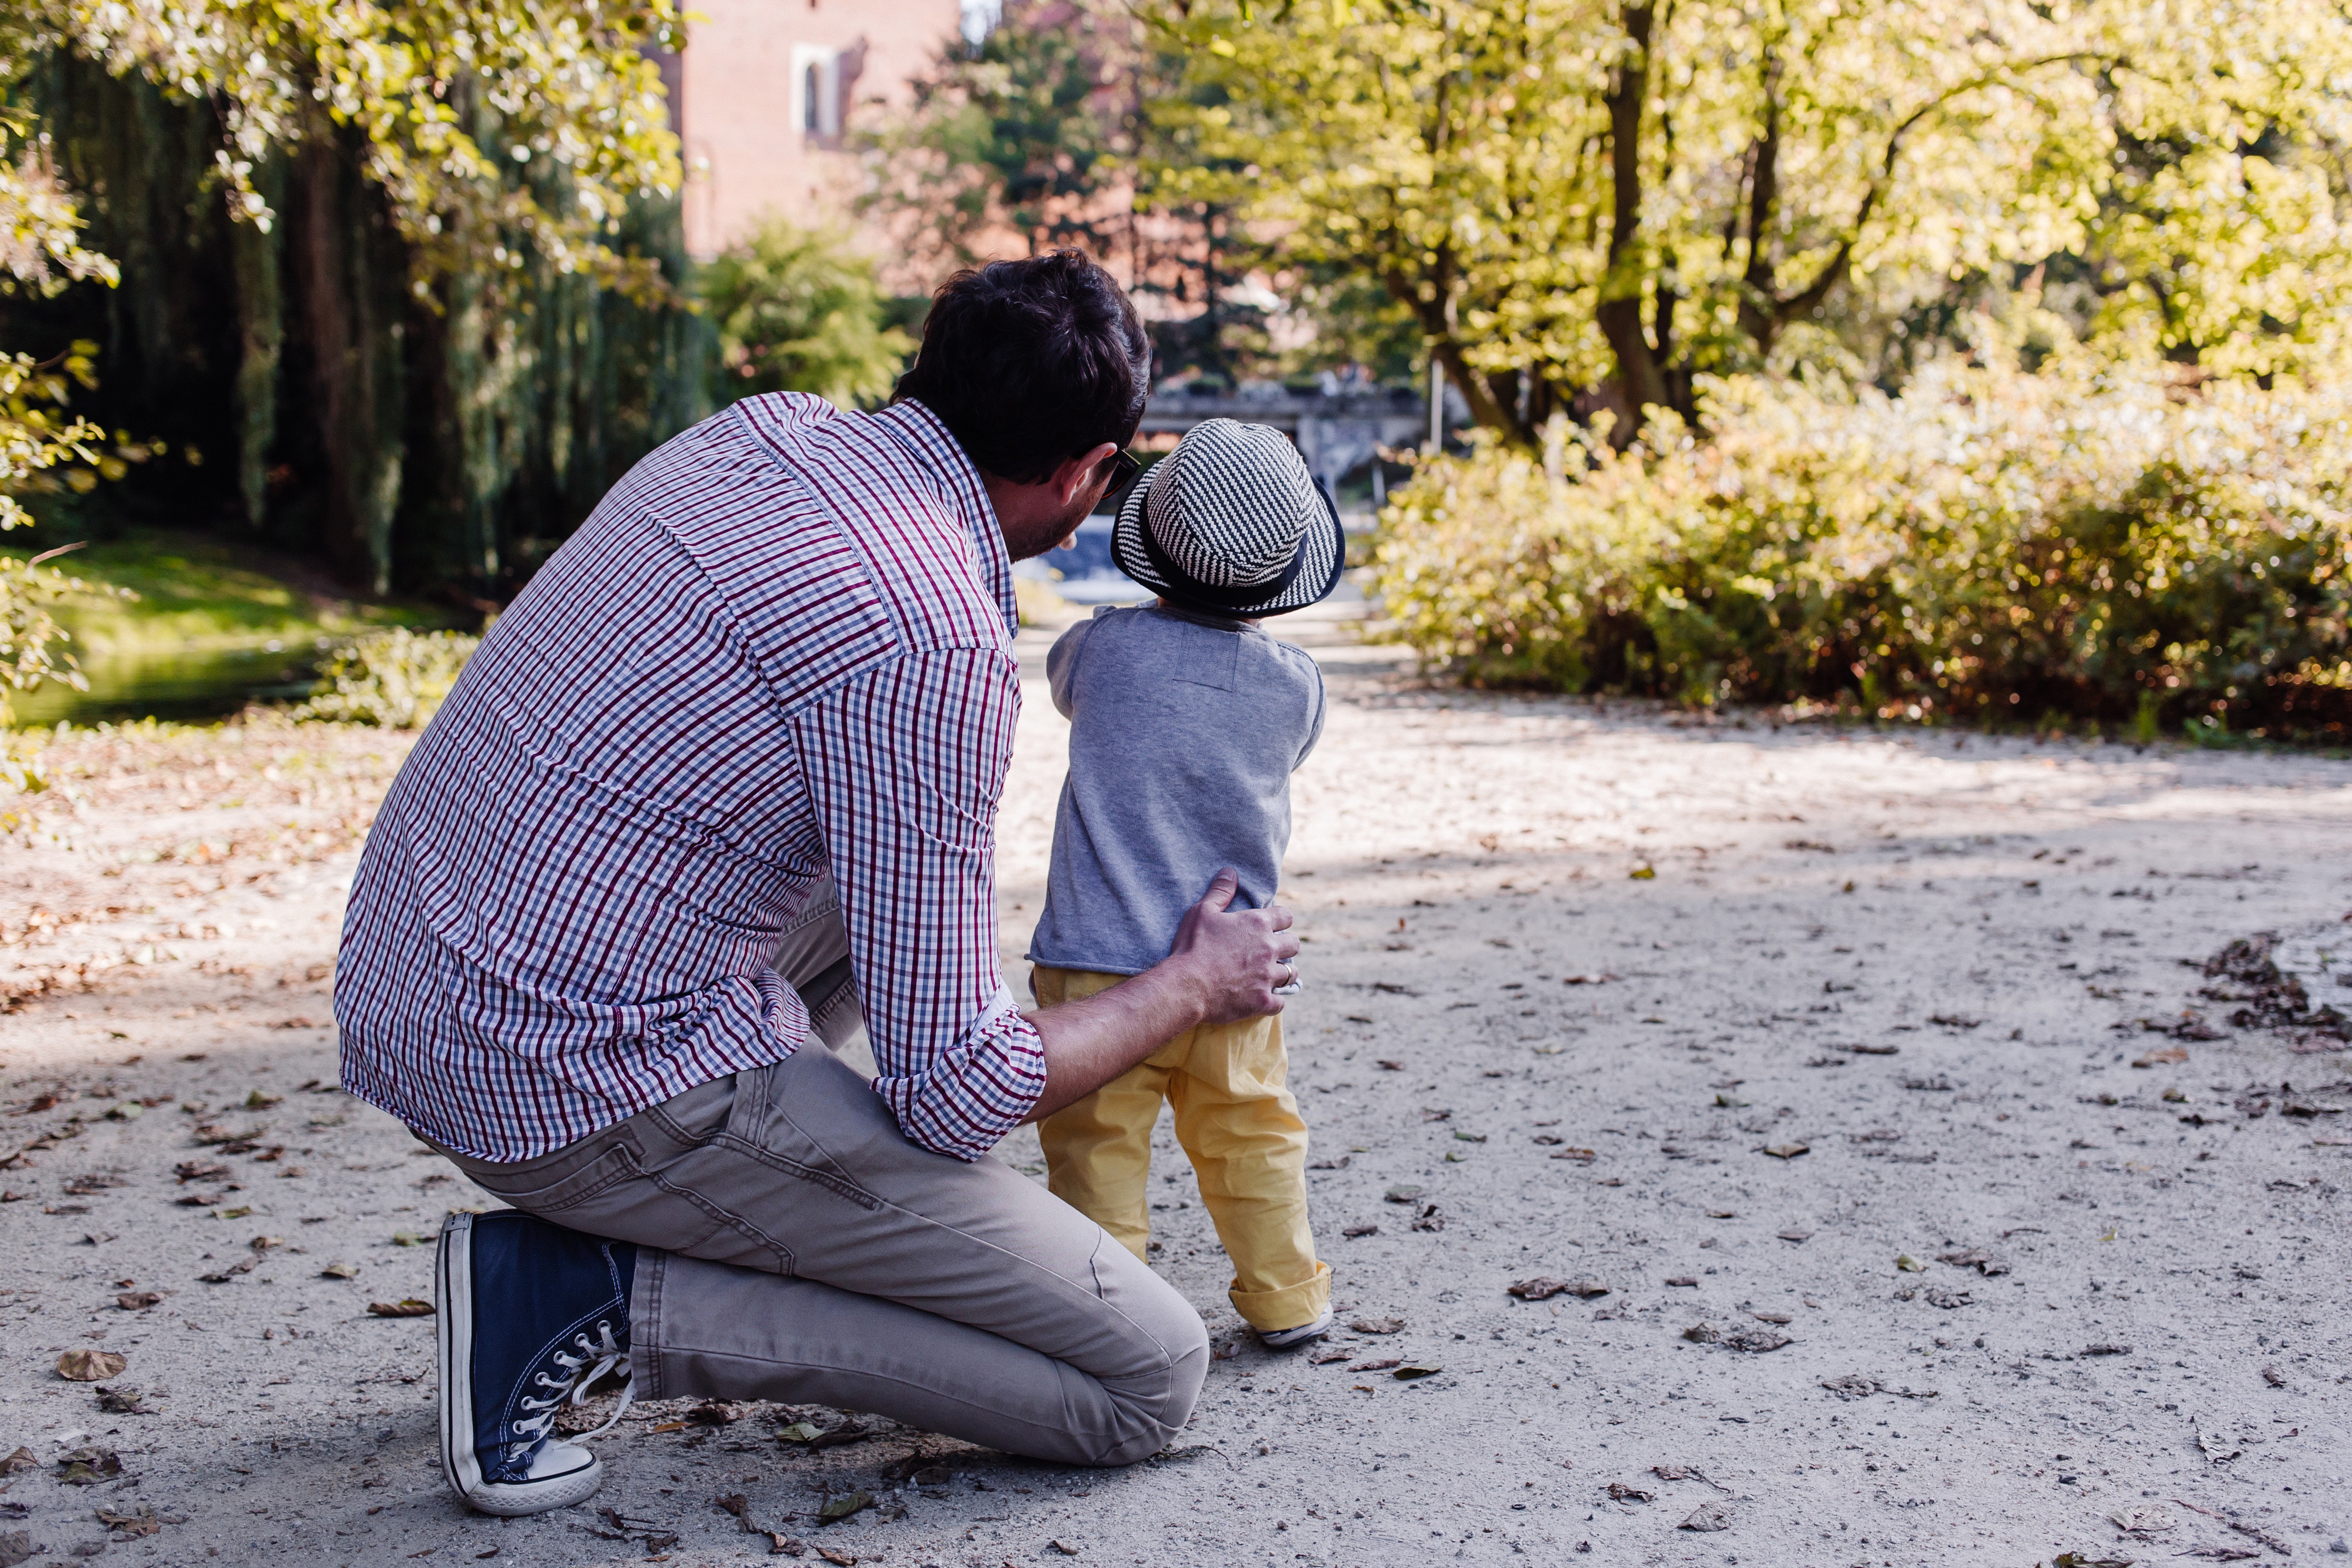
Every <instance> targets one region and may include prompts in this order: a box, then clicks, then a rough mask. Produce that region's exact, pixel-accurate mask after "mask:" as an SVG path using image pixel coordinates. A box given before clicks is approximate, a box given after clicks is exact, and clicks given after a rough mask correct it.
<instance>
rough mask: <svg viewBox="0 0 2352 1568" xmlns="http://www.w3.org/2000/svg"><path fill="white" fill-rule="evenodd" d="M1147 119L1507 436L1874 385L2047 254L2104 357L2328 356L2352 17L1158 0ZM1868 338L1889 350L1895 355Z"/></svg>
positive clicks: (1277, 244)
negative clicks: (2150, 337)
mask: <svg viewBox="0 0 2352 1568" xmlns="http://www.w3.org/2000/svg"><path fill="white" fill-rule="evenodd" d="M1153 20H1154V26H1155V27H1156V29H1157V31H1158V34H1159V37H1160V38H1161V39H1162V40H1163V46H1162V47H1166V48H1168V49H1170V50H1171V51H1181V52H1182V53H1183V54H1184V55H1185V57H1187V59H1188V60H1189V61H1190V62H1191V69H1192V81H1193V84H1194V86H1195V87H1196V88H1202V87H1213V88H1215V89H1219V91H1218V93H1217V95H1216V96H1214V97H1211V96H1209V95H1207V94H1205V93H1202V92H1201V91H1197V90H1196V91H1194V92H1192V93H1190V94H1186V95H1181V96H1178V97H1173V98H1171V99H1167V100H1165V101H1164V102H1162V103H1161V104H1160V105H1158V106H1157V107H1156V113H1157V115H1158V117H1159V118H1160V120H1161V121H1162V122H1164V123H1168V124H1171V125H1175V126H1181V128H1183V130H1184V131H1186V132H1187V134H1188V135H1189V137H1190V138H1191V139H1192V141H1193V142H1194V143H1195V144H1197V145H1198V146H1199V147H1200V148H1201V149H1202V151H1203V152H1205V153H1207V154H1209V155H1210V156H1208V157H1205V158H1203V159H1202V160H1200V161H1199V162H1198V163H1197V164H1196V165H1195V166H1194V167H1192V168H1190V169H1187V168H1182V167H1169V168H1165V169H1163V170H1161V171H1160V185H1161V187H1162V188H1163V189H1165V190H1168V191H1170V192H1171V193H1172V192H1180V191H1181V192H1187V193H1194V194H1198V195H1200V196H1202V198H1204V199H1216V200H1224V201H1232V202H1235V203H1239V204H1244V211H1245V212H1246V213H1248V214H1249V215H1250V216H1251V217H1253V218H1254V219H1255V221H1257V222H1258V223H1259V224H1260V225H1261V226H1262V228H1263V230H1264V232H1265V233H1266V234H1267V235H1270V236H1271V244H1272V247H1273V250H1274V252H1275V254H1276V256H1277V257H1282V258H1289V259H1293V260H1296V261H1297V262H1298V263H1300V264H1302V265H1304V266H1309V267H1320V268H1324V269H1327V270H1328V271H1339V272H1351V273H1353V274H1354V275H1356V276H1358V277H1361V278H1364V279H1365V280H1367V281H1370V282H1377V283H1378V285H1379V286H1380V287H1382V288H1383V289H1385V290H1386V291H1387V293H1388V294H1389V295H1390V296H1391V298H1395V299H1397V300H1399V301H1401V302H1402V303H1403V304H1405V305H1406V306H1407V307H1408V308H1411V309H1412V312H1413V314H1414V316H1415V317H1416V319H1417V320H1418V323H1419V325H1420V327H1421V330H1422V334H1423V339H1424V340H1425V341H1426V342H1427V344H1428V345H1429V348H1430V350H1431V352H1433V354H1435V355H1436V357H1437V358H1438V359H1439V360H1440V361H1443V362H1444V365H1445V367H1446V369H1447V370H1448V371H1449V373H1450V375H1451V377H1452V379H1453V380H1454V382H1455V383H1456V384H1457V385H1459V386H1460V387H1461V388H1462V389H1463V391H1464V392H1465V396H1466V398H1467V400H1468V402H1469V404H1470V407H1471V409H1472V412H1473V413H1474V414H1475V417H1476V418H1477V419H1478V421H1479V422H1480V423H1482V424H1485V425H1487V426H1489V427H1491V428H1494V429H1496V430H1497V431H1499V432H1501V433H1503V434H1506V435H1507V436H1508V437H1510V438H1512V439H1515V440H1517V441H1520V442H1523V443H1527V442H1532V441H1533V440H1534V439H1535V437H1536V434H1537V433H1538V431H1539V430H1540V428H1541V427H1542V426H1543V424H1544V423H1545V422H1546V420H1547V419H1548V418H1549V415H1550V413H1552V412H1553V411H1555V410H1556V409H1558V408H1559V407H1560V406H1561V405H1562V404H1563V403H1564V402H1568V401H1569V400H1571V399H1575V398H1578V397H1580V396H1581V397H1584V398H1586V399H1587V400H1590V401H1600V402H1605V403H1611V404H1613V405H1614V406H1615V407H1616V408H1617V409H1618V410H1619V411H1620V412H1621V413H1624V414H1628V415H1633V416H1634V417H1631V418H1626V419H1623V420H1622V421H1621V422H1620V424H1619V426H1618V429H1619V433H1620V436H1621V438H1630V436H1631V434H1632V433H1633V430H1634V429H1635V428H1636V427H1637V426H1638V423H1639V414H1640V411H1641V410H1643V408H1646V407H1649V406H1667V407H1672V408H1675V409H1676V410H1678V411H1681V412H1683V413H1691V412H1692V411H1694V409H1695V407H1696V398H1695V386H1696V377H1697V376H1698V375H1701V374H1705V373H1710V372H1724V371H1748V370H1769V371H1800V372H1803V373H1807V374H1815V375H1831V376H1834V377H1852V376H1856V375H1868V374H1870V373H1872V372H1873V371H1874V368H1875V367H1874V362H1873V361H1874V358H1875V357H1876V356H1878V355H1879V354H1880V353H1881V352H1882V351H1883V350H1884V349H1885V342H1884V339H1885V338H1886V337H1888V336H1895V335H1898V334H1897V333H1896V330H1895V329H1897V328H1899V327H1901V326H1902V325H1903V323H1904V320H1905V317H1906V312H1911V311H1915V310H1916V308H1918V307H1920V306H1921V305H1923V304H1924V303H1927V302H1932V301H1935V300H1937V299H1941V298H1948V297H1949V296H1950V295H1951V294H1952V292H1953V290H1954V289H1955V287H1965V286H1968V285H1969V284H1970V283H1971V281H1972V280H1975V281H1979V282H1980V281H1981V280H1984V279H1988V278H1990V279H1996V280H2006V279H2007V278H2010V277H2014V276H2016V275H2017V274H2019V273H2021V272H2022V271H2023V270H2024V269H2025V268H2027V267H2032V266H2035V265H2039V264H2049V263H2055V262H2063V263H2064V264H2066V269H2067V270H2070V271H2071V273H2072V274H2073V275H2074V276H2075V277H2080V278H2082V279H2084V280H2085V287H2086V289H2087V293H2088V297H2089V303H2088V304H2087V305H2086V308H2085V323H2086V325H2087V326H2088V327H2090V328H2091V329H2093V330H2094V332H2095V334H2096V335H2103V336H2116V337H2119V338H2131V337H2134V336H2135V335H2140V334H2147V333H2156V334H2158V335H2161V336H2162V337H2164V338H2165V340H2167V341H2168V343H2173V344H2175V345H2176V346H2182V347H2184V348H2187V347H2188V346H2189V345H2193V348H2189V349H2188V351H2189V352H2193V353H2196V354H2198V355H2200V356H2201V357H2203V358H2204V359H2205V360H2206V361H2208V362H2210V363H2213V364H2215V365H2216V367H2217V368H2228V369H2236V368H2247V369H2255V370H2281V369H2290V368H2294V366H2297V365H2304V364H2311V363H2318V362H2325V361H2326V358H2327V357H2329V356H2331V355H2332V354H2333V353H2335V352H2336V350H2337V348H2338V346H2339V345H2338V343H2337V341H2336V340H2337V337H2338V334H2339V332H2340V321H2341V319H2342V315H2343V312H2342V309H2341V300H2342V290H2343V288H2344V287H2346V279H2347V256H2346V251H2345V247H2344V246H2342V244H2341V243H2340V238H2339V235H2340V224H2341V221H2342V214H2344V213H2345V212H2346V211H2347V184H2346V169H2345V166H2344V164H2343V162H2342V160H2341V148H2342V147H2343V146H2344V145H2345V138H2344V134H2343V132H2344V125H2343V121H2344V119H2345V115H2346V102H2345V97H2344V93H2343V89H2342V87H2341V85H2340V84H2341V83H2342V82H2343V81H2344V79H2345V69H2346V62H2347V59H2352V49H2348V48H2347V19H2346V17H2345V16H2344V15H2343V14H2342V13H2341V12H2340V9H2329V8H2324V7H2313V6H2309V5H2303V4H2301V0H2245V3H2244V4H2242V5H2224V6H2221V7H2215V6H2210V5H2208V6H2200V7H2192V6H2190V5H2187V4H2185V3H2182V4H2165V5H2156V6H2148V5H2141V4H2137V0H2091V3H2089V4H2085V5H2056V6H2053V5H2047V4H2042V3H2040V0H1832V3H1830V4H1826V5H1821V6H1817V7H1811V8H1797V7H1790V6H1787V5H1782V4H1780V3H1779V0H1753V3H1748V0H1639V3H1635V0H1418V3H1412V4H1408V3H1406V0H1334V3H1332V4H1319V5H1286V6H1281V7H1278V8H1267V7H1259V6H1255V5H1246V4H1244V3H1243V0H1198V3H1195V4H1187V5H1162V6H1160V8H1158V9H1157V10H1156V11H1155V13H1154V14H1153ZM1874 334H1876V338H1875V339H1874Z"/></svg>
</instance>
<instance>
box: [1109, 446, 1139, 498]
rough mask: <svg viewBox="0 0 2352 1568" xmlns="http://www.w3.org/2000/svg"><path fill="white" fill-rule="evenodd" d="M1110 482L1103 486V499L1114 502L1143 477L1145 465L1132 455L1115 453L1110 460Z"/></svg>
mask: <svg viewBox="0 0 2352 1568" xmlns="http://www.w3.org/2000/svg"><path fill="white" fill-rule="evenodd" d="M1109 466H1110V482H1109V483H1108V484H1107V485H1105V486H1103V499H1104V500H1106V501H1108V500H1113V499H1115V498H1117V497H1118V496H1119V495H1121V494H1122V493H1123V492H1125V490H1126V489H1127V487H1128V486H1129V485H1132V484H1134V483H1135V482H1136V481H1137V480H1138V479H1140V478H1141V477H1143V465H1142V464H1140V463H1139V462H1137V461H1136V460H1135V457H1134V455H1132V454H1130V453H1127V452H1114V453H1112V454H1111V455H1110V458H1109Z"/></svg>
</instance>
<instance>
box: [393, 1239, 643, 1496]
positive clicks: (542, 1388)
mask: <svg viewBox="0 0 2352 1568" xmlns="http://www.w3.org/2000/svg"><path fill="white" fill-rule="evenodd" d="M636 1260H637V1249H636V1248H635V1247H634V1246H632V1245H630V1244H629V1243H628V1242H625V1241H604V1240H600V1239H597V1238H595V1237H593V1236H583V1235H581V1234H580V1233H578V1232H577V1231H572V1230H566V1229H563V1228H562V1227H560V1226H554V1225H550V1224H549V1223H548V1222H547V1221H545V1220H543V1219H538V1218H533V1217H531V1216H530V1215H528V1214H524V1213H521V1212H520V1211H519V1210H515V1209H501V1210H498V1211H496V1212H493V1213H490V1214H483V1215H473V1214H456V1215H452V1216H450V1217H449V1222H448V1223H447V1224H446V1225H445V1226H443V1227H442V1229H441V1246H440V1256H439V1257H438V1259H437V1260H436V1265H437V1267H436V1273H437V1274H438V1277H439V1281H440V1293H441V1311H440V1313H439V1324H438V1326H439V1330H440V1333H439V1334H438V1336H437V1337H438V1339H439V1350H440V1355H441V1468H442V1471H443V1473H444V1474H446V1476H447V1477H448V1478H449V1484H450V1486H451V1487H453V1488H454V1489H456V1490H457V1495H458V1496H460V1497H462V1498H464V1499H465V1500H467V1502H468V1503H471V1504H472V1505H473V1506H474V1507H476V1508H478V1509H480V1510H481V1511H483V1512H484V1513H498V1514H508V1515H519V1514H527V1513H541V1512H544V1511H546V1510H548V1509H551V1508H568V1507H570V1506H571V1505H572V1504H573V1503H576V1502H583V1501H585V1500H587V1499H589V1498H591V1497H593V1496H594V1495H595V1492H596V1489H597V1487H598V1486H600V1485H602V1484H603V1482H604V1466H603V1464H602V1463H601V1462H600V1461H599V1460H598V1459H597V1458H596V1456H595V1455H593V1454H592V1453H590V1452H589V1451H588V1450H587V1449H585V1448H580V1447H578V1446H577V1445H576V1444H575V1443H568V1442H558V1441H556V1440H554V1439H553V1438H552V1437H551V1436H550V1432H551V1429H552V1427H554V1424H555V1415H556V1412H557V1411H558V1410H560V1409H562V1407H563V1406H565V1405H566V1404H573V1405H576V1404H578V1403H579V1402H580V1401H581V1399H582V1398H583V1396H585V1395H586V1394H587V1391H588V1385H590V1384H593V1383H594V1382H595V1381H596V1380H597V1379H598V1378H600V1377H602V1376H604V1374H606V1373H608V1372H618V1373H620V1374H621V1375H622V1376H623V1377H624V1378H626V1377H627V1376H628V1375H629V1287H630V1285H631V1283H632V1282H633V1281H634V1278H635V1273H636ZM629 1395H630V1390H629V1388H628V1386H627V1385H626V1384H625V1385H623V1388H622V1392H621V1408H620V1410H615V1411H614V1412H613V1419H612V1420H611V1421H607V1422H605V1423H604V1426H602V1427H597V1428H596V1430H595V1431H593V1432H586V1433H583V1434H582V1435H581V1436H582V1439H583V1440H584V1439H585V1438H588V1437H596V1436H598V1435H599V1434H601V1433H603V1432H605V1431H607V1430H609V1429H610V1428H611V1427H612V1426H613V1424H614V1422H615V1421H618V1420H619V1419H620V1418H621V1412H622V1411H625V1410H626V1409H627V1408H628V1407H629Z"/></svg>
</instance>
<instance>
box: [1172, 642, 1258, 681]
mask: <svg viewBox="0 0 2352 1568" xmlns="http://www.w3.org/2000/svg"><path fill="white" fill-rule="evenodd" d="M1241 656H1242V648H1241V639H1240V638H1238V637H1221V638H1219V639H1218V640H1217V642H1216V643H1215V644H1214V645H1212V646H1209V647H1204V648H1187V649H1185V650H1184V654H1183V657H1182V658H1181V660H1179V661H1177V662H1176V663H1174V664H1173V665H1172V666H1171V668H1170V670H1169V674H1171V675H1172V676H1174V677H1175V678H1176V679H1177V680H1180V681H1182V682H1183V683H1184V684H1185V685H1193V686H1207V687H1209V688H1210V689H1211V690H1213V691H1220V692H1229V691H1232V690H1233V689H1234V679H1235V676H1236V674H1237V673H1238V671H1239V669H1240V666H1241Z"/></svg>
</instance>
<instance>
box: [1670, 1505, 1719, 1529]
mask: <svg viewBox="0 0 2352 1568" xmlns="http://www.w3.org/2000/svg"><path fill="white" fill-rule="evenodd" d="M1730 1528H1731V1511H1730V1510H1729V1509H1727V1508H1726V1507H1724V1506H1723V1505H1722V1504H1721V1503H1719V1502H1703V1503H1701V1504H1699V1505H1698V1506H1697V1507H1696V1508H1695V1509H1693V1510H1691V1516H1690V1517H1689V1518H1688V1519H1685V1520H1684V1521H1682V1522H1681V1523H1680V1524H1678V1525H1676V1526H1675V1529H1676V1530H1701V1531H1715V1530H1729V1529H1730Z"/></svg>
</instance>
